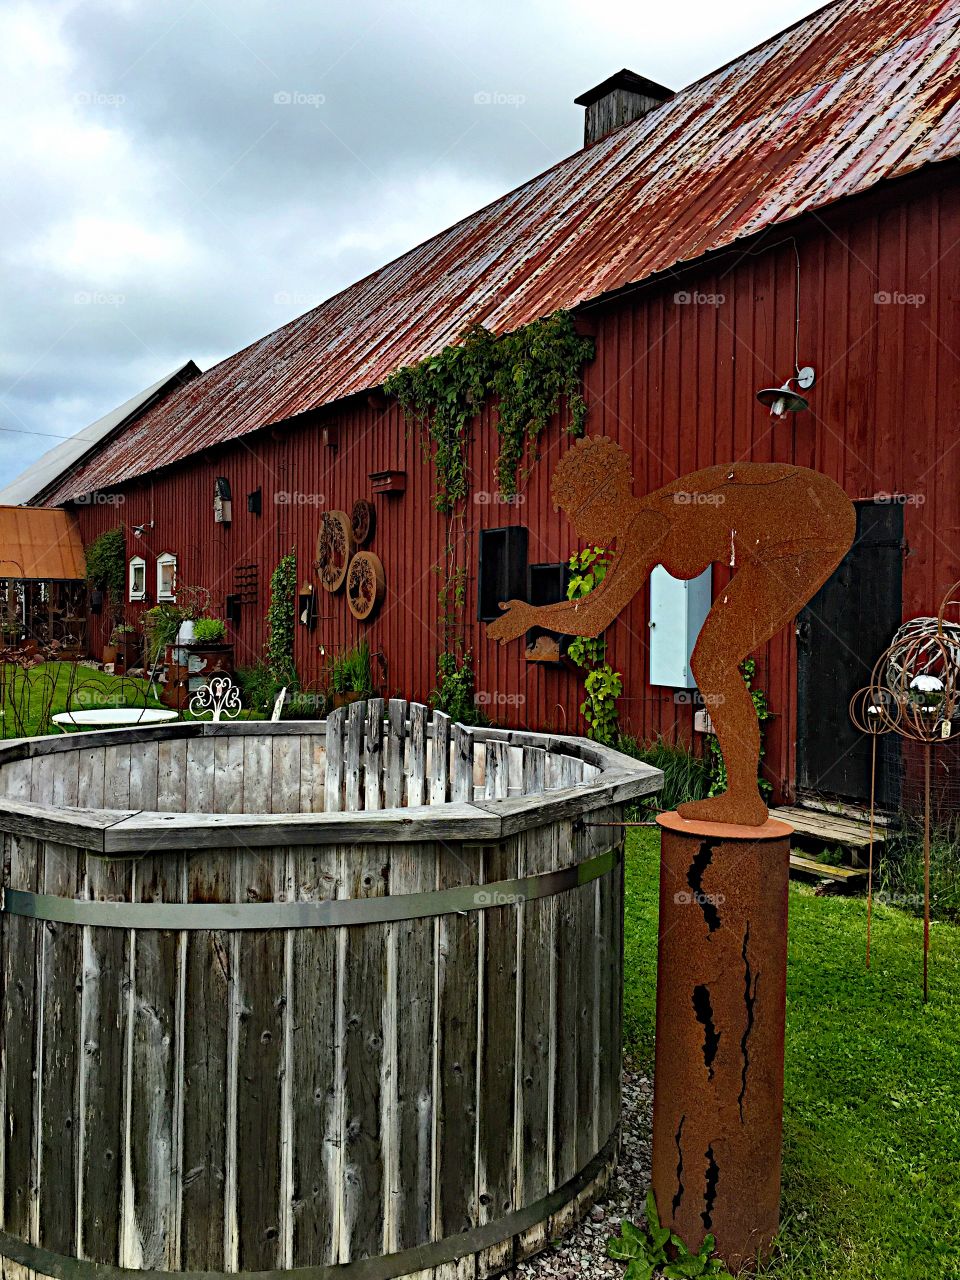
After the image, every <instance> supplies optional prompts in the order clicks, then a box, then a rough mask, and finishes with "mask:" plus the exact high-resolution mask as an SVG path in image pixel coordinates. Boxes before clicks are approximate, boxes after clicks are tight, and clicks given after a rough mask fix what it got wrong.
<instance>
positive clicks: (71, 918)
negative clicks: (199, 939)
mask: <svg viewBox="0 0 960 1280" xmlns="http://www.w3.org/2000/svg"><path fill="white" fill-rule="evenodd" d="M619 857H620V851H619V849H610V850H608V851H607V852H606V853H602V854H600V855H599V856H598V857H596V858H591V859H589V860H588V861H587V862H581V863H578V864H577V865H576V866H572V867H564V868H562V870H560V871H546V872H544V873H542V874H541V875H535V876H523V877H521V878H520V879H518V880H499V881H497V882H496V883H495V884H483V885H478V884H465V885H458V886H457V887H455V888H452V889H440V890H438V891H436V892H434V893H403V894H397V895H395V896H394V897H379V898H327V899H324V900H323V901H322V902H188V903H184V902H105V901H100V900H91V899H87V898H60V897H57V896H55V895H54V894H49V893H27V892H25V891H24V890H22V889H4V891H3V903H2V907H0V910H3V911H5V912H6V913H7V914H8V915H14V916H29V917H31V918H32V919H34V920H50V921H57V922H58V923H60V924H76V925H96V926H97V927H99V928H104V927H106V928H114V929H225V930H233V929H330V928H334V927H336V926H338V925H364V924H386V923H389V922H391V921H395V920H420V919H425V918H428V917H430V916H443V915H453V914H463V913H464V912H467V911H486V910H489V908H490V907H512V906H516V905H517V904H518V903H521V902H533V901H535V900H536V899H537V898H550V897H553V896H554V894H558V893H564V892H566V891H567V890H568V889H577V888H579V887H580V886H581V885H585V884H590V883H591V882H592V881H594V880H599V879H600V877H601V876H605V875H607V874H608V872H610V871H612V870H613V868H614V867H615V866H616V865H617V862H618V860H619Z"/></svg>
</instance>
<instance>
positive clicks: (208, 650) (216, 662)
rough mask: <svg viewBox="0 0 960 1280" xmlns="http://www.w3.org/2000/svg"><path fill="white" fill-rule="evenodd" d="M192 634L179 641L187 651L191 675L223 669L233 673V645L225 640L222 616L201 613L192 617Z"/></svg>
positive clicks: (225, 629)
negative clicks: (190, 636) (188, 638)
mask: <svg viewBox="0 0 960 1280" xmlns="http://www.w3.org/2000/svg"><path fill="white" fill-rule="evenodd" d="M192 622H193V636H192V638H191V639H190V640H188V641H186V642H184V641H183V639H182V637H183V631H182V629H181V632H180V636H181V639H180V643H181V644H183V647H184V648H185V649H186V651H187V666H188V668H189V672H190V675H191V676H194V677H196V676H209V675H213V674H214V672H221V671H225V672H227V673H228V674H229V675H233V645H232V644H228V642H227V625H226V623H225V622H224V621H223V619H222V618H211V617H210V616H209V615H208V614H201V615H200V616H199V617H197V618H194V619H193V620H192Z"/></svg>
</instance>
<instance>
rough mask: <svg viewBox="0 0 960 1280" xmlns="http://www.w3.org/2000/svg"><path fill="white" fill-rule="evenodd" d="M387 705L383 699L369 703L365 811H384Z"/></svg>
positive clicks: (364, 761)
mask: <svg viewBox="0 0 960 1280" xmlns="http://www.w3.org/2000/svg"><path fill="white" fill-rule="evenodd" d="M385 710H386V703H385V702H384V700H383V698H371V699H370V700H369V701H368V703H367V734H366V739H365V745H364V753H363V777H364V804H363V807H364V808H365V809H382V808H383V805H384V796H385V794H386V787H385V785H384V774H383V766H384V755H383V717H384V712H385Z"/></svg>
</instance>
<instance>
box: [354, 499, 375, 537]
mask: <svg viewBox="0 0 960 1280" xmlns="http://www.w3.org/2000/svg"><path fill="white" fill-rule="evenodd" d="M350 521H351V524H352V525H353V540H354V542H355V543H356V544H357V546H358V547H365V546H366V545H367V543H368V542H369V541H370V539H371V538H372V537H373V531H374V528H375V527H376V523H377V509H376V507H375V506H374V505H373V503H372V502H368V501H367V499H366V498H358V499H357V500H356V502H355V503H354V504H353V511H352V513H351V517H350Z"/></svg>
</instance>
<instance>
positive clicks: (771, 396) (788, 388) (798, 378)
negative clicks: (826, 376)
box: [757, 365, 817, 418]
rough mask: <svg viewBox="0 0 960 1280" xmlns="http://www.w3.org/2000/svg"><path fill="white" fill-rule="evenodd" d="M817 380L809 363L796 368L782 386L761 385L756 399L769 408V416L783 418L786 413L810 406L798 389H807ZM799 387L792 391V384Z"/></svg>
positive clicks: (798, 411) (799, 410) (800, 411)
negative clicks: (794, 372)
mask: <svg viewBox="0 0 960 1280" xmlns="http://www.w3.org/2000/svg"><path fill="white" fill-rule="evenodd" d="M816 380H817V375H816V373H815V371H814V370H813V368H812V367H811V366H810V365H804V367H803V368H802V369H797V372H796V374H795V375H794V376H793V377H791V378H788V379H787V380H786V382H785V383H784V384H783V386H782V387H763V388H762V389H761V390H760V391H758V392H757V399H758V400H759V401H760V403H761V404H762V405H765V406H767V407H768V408H769V410H770V417H771V418H785V417H786V416H787V414H788V413H802V412H803V410H805V409H809V408H810V401H809V400H808V399H807V398H806V396H802V395H801V394H800V391H809V390H810V388H811V387H812V386H813V384H814V382H816ZM794 383H795V384H796V385H797V387H799V389H800V390H799V391H794V389H793V385H792V384H794Z"/></svg>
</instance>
